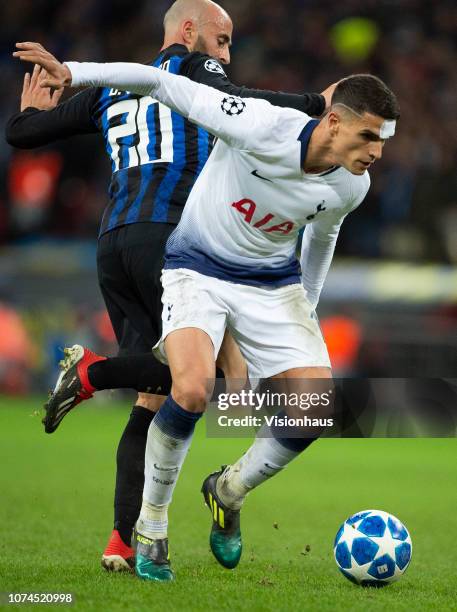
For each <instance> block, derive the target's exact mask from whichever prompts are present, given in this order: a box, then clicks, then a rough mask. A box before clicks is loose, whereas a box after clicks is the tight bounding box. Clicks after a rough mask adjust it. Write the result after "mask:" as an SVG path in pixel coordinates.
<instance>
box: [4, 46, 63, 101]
mask: <svg viewBox="0 0 457 612" xmlns="http://www.w3.org/2000/svg"><path fill="white" fill-rule="evenodd" d="M16 47H17V49H18V51H15V52H14V53H13V56H14V57H18V58H19V59H20V60H22V61H23V62H32V64H38V65H39V66H41V67H42V68H44V69H45V71H46V72H47V74H46V76H45V77H44V78H42V79H41V80H40V81H39V85H40V87H52V88H53V89H61V88H62V87H68V86H70V85H71V72H70V70H69V69H68V68H67V66H65V64H61V63H60V62H59V60H58V59H56V58H55V57H54V56H53V55H52V53H49V51H46V49H45V48H44V47H43V46H42V45H40V43H34V42H20V43H16Z"/></svg>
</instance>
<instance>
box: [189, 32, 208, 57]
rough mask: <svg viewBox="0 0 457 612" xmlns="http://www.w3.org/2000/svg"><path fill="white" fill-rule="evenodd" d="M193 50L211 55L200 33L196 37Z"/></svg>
mask: <svg viewBox="0 0 457 612" xmlns="http://www.w3.org/2000/svg"><path fill="white" fill-rule="evenodd" d="M193 50H194V51H199V52H200V53H204V54H205V55H211V53H210V52H209V51H208V47H207V45H206V42H205V39H204V38H203V37H202V36H201V35H200V34H199V35H198V37H197V41H196V43H195V46H194V49H193Z"/></svg>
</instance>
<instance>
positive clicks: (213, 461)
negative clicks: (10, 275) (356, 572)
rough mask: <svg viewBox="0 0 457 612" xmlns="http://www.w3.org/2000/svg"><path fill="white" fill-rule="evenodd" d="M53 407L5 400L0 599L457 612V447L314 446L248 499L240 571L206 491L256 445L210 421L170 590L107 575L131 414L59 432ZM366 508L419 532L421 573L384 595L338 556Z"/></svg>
mask: <svg viewBox="0 0 457 612" xmlns="http://www.w3.org/2000/svg"><path fill="white" fill-rule="evenodd" d="M40 405H41V400H37V401H32V400H26V401H16V400H10V399H6V398H0V432H1V434H0V435H1V445H0V484H1V488H0V491H1V503H0V529H1V537H0V591H3V592H39V593H44V592H49V593H67V592H71V593H73V594H74V595H75V600H76V603H75V604H74V606H73V607H74V609H76V610H135V611H142V610H145V611H146V610H148V611H154V610H166V611H167V612H172V611H175V610H177V611H181V610H183V611H184V610H185V611H187V610H198V611H200V610H201V611H204V612H208V611H209V610H216V611H219V610H230V611H238V610H254V611H264V610H265V611H267V610H271V611H275V612H280V611H283V610H287V611H292V610H293V611H295V610H306V611H308V610H312V611H314V610H316V611H321V610H332V611H334V610H337V611H340V610H351V611H353V610H357V611H358V610H360V611H362V610H363V611H369V612H371V611H377V610H411V609H413V610H414V611H417V610H435V611H436V610H439V611H440V612H441V611H443V610H457V603H456V602H457V586H456V585H457V581H456V577H455V575H456V573H455V572H456V567H457V547H456V546H455V542H456V539H457V520H456V508H457V486H456V485H457V461H456V449H457V441H456V440H444V439H443V440H322V441H320V442H318V443H316V444H314V445H313V446H312V447H311V448H310V449H309V450H308V451H306V453H305V454H304V455H303V456H302V457H300V458H299V459H298V460H297V461H296V462H295V463H293V464H291V465H290V466H289V467H288V468H287V469H286V470H285V471H284V472H283V473H282V474H280V475H279V476H278V477H277V478H275V479H272V480H271V481H270V482H268V483H266V484H265V485H263V486H262V487H260V488H259V489H257V490H256V491H255V492H253V493H252V495H251V496H250V497H249V498H248V500H247V502H246V504H245V507H244V509H243V514H242V527H243V538H244V553H243V558H242V561H241V563H240V565H239V566H238V568H237V569H236V570H234V571H229V570H225V569H224V568H222V567H220V566H219V565H218V564H217V562H216V561H215V560H214V558H213V557H212V555H211V553H210V552H209V546H208V533H209V527H210V515H209V512H208V510H207V509H206V508H205V507H204V506H203V501H202V496H201V494H200V492H199V489H200V485H201V482H202V480H203V478H204V477H205V476H206V475H207V474H208V472H209V471H213V470H214V469H216V468H218V467H219V466H220V465H221V464H222V463H227V462H231V461H233V460H234V459H236V458H237V457H238V456H239V455H240V453H241V452H242V451H243V450H244V449H245V448H246V447H247V446H248V444H249V440H214V439H207V438H206V436H205V425H204V423H203V422H202V423H200V425H199V427H198V432H197V435H196V436H195V439H194V442H193V445H192V448H191V451H190V454H189V456H188V459H187V461H186V463H185V465H184V468H183V471H182V474H181V478H180V480H179V483H178V486H177V489H176V494H175V497H174V501H173V504H172V506H171V512H170V549H171V557H172V562H173V567H174V569H175V571H176V575H177V580H176V582H175V583H173V584H166V585H160V584H159V585H157V584H149V583H144V582H141V581H140V580H138V579H136V578H134V577H133V576H131V575H115V574H107V573H105V572H104V571H103V570H102V568H101V567H100V555H101V553H102V551H103V548H104V546H105V543H106V539H107V537H108V535H109V533H110V531H111V527H112V523H111V521H112V495H113V484H114V467H115V452H116V448H117V442H118V439H119V436H120V434H121V432H122V430H123V427H124V424H125V422H126V420H127V416H128V406H127V404H126V405H125V406H120V405H110V404H107V405H106V406H98V405H96V404H94V403H93V402H92V403H87V404H85V405H83V406H81V407H79V408H77V409H76V410H75V412H74V413H72V414H71V415H69V416H68V417H67V418H66V419H65V421H64V423H63V424H62V425H61V427H60V428H59V430H58V431H57V432H56V433H55V434H52V435H50V436H49V435H45V434H44V433H43V429H42V426H41V424H40V418H41V417H40V416H33V415H32V413H33V411H34V410H36V409H37V407H38V408H39V407H40ZM366 508H379V509H384V510H387V511H389V512H391V513H393V514H395V515H397V516H398V517H399V518H400V519H401V520H402V521H403V522H404V523H405V524H406V525H407V527H408V529H409V530H410V532H411V535H412V540H413V559H412V563H411V566H410V567H409V569H408V571H407V572H406V574H405V576H404V577H403V578H402V580H401V581H400V582H398V583H396V584H394V585H392V586H389V587H387V588H385V589H379V590H377V589H363V588H360V587H357V586H354V585H352V584H351V583H350V582H348V581H347V580H346V579H345V578H344V577H343V576H341V575H340V573H339V572H338V570H337V569H336V565H335V562H334V560H333V551H332V542H333V538H334V535H335V533H336V531H337V529H338V527H339V525H340V523H341V522H342V521H343V520H344V519H345V518H347V516H349V515H350V514H353V513H354V512H356V511H358V510H363V509H366ZM8 607H10V606H8ZM29 607H30V608H32V606H26V605H21V608H26V609H28V608H29Z"/></svg>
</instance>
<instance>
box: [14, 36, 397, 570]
mask: <svg viewBox="0 0 457 612" xmlns="http://www.w3.org/2000/svg"><path fill="white" fill-rule="evenodd" d="M18 46H19V48H20V49H21V51H19V52H17V53H16V56H18V57H21V59H24V60H27V61H32V62H36V63H39V64H40V65H42V66H43V67H45V68H46V70H47V71H48V72H49V73H50V75H51V76H50V77H49V78H47V79H46V80H45V81H44V84H47V85H51V86H62V85H73V86H81V85H85V86H88V85H104V86H116V87H121V88H125V89H129V90H133V91H136V92H138V93H141V94H143V95H147V94H149V95H153V96H154V97H155V98H157V99H159V100H160V101H161V102H163V103H164V104H166V105H167V106H169V107H170V108H172V109H174V110H175V111H178V112H180V113H181V114H182V115H183V116H184V117H187V118H188V119H190V120H191V121H193V122H195V123H196V124H197V125H199V126H201V127H204V128H205V129H207V130H208V131H210V132H211V133H213V134H214V135H215V136H217V137H218V138H219V140H218V142H217V144H216V146H215V148H214V150H213V152H212V154H211V156H210V158H209V160H208V162H207V164H206V166H205V168H204V170H203V172H202V173H201V174H200V176H199V178H198V179H197V181H196V183H195V185H194V188H193V189H192V192H191V194H190V196H189V200H188V202H187V205H186V208H185V211H184V213H183V216H182V218H181V221H180V223H179V225H178V227H177V228H176V230H175V231H174V232H173V234H172V235H171V236H170V238H169V240H168V242H167V247H166V252H165V266H164V272H163V276H162V283H163V286H164V295H163V304H164V309H163V314H162V321H163V331H162V336H161V338H160V340H159V342H158V343H157V344H156V346H155V349H154V350H155V351H156V354H157V355H158V356H159V358H160V359H161V360H163V361H164V362H166V363H169V365H170V368H171V372H172V378H173V385H172V389H171V393H170V394H169V395H168V397H167V399H166V401H165V402H164V404H163V405H162V406H161V408H160V410H159V412H158V414H157V416H156V418H155V419H154V421H153V423H152V424H151V427H150V429H149V433H148V441H147V446H146V464H145V465H146V467H145V470H146V471H145V488H144V492H143V505H142V508H141V512H140V517H139V519H138V521H137V524H136V531H135V541H136V565H135V569H136V573H137V575H138V576H139V577H140V578H143V579H147V580H151V581H170V580H173V579H174V574H173V571H172V569H171V566H170V561H169V557H168V532H167V528H168V506H169V504H170V502H171V498H172V494H173V491H174V488H175V486H176V482H177V480H178V477H179V472H180V470H181V467H182V464H183V462H184V460H185V457H186V454H187V451H188V449H189V446H190V443H191V440H192V436H193V432H194V428H195V425H196V423H197V422H198V420H199V419H200V417H201V415H202V414H203V412H204V411H205V409H206V406H207V402H208V379H211V378H212V377H214V367H215V360H216V357H217V355H218V352H219V349H220V346H221V343H222V339H223V336H224V333H225V331H226V329H229V330H230V332H231V333H232V334H233V336H234V338H235V340H236V341H237V342H238V344H239V347H240V349H241V352H242V353H243V356H244V358H245V359H246V362H247V364H248V369H249V375H250V377H252V378H253V379H259V378H264V379H269V378H279V379H282V380H285V381H286V383H287V381H290V382H291V383H292V381H294V380H295V381H297V380H302V381H306V380H309V379H313V378H314V379H325V378H328V379H330V378H331V369H330V360H329V357H328V353H327V349H326V346H325V343H324V340H323V338H322V334H321V332H320V329H319V325H318V322H317V320H316V317H315V315H314V309H315V307H316V305H317V303H318V300H319V295H320V292H321V289H322V286H323V283H324V281H325V278H326V275H327V272H328V269H329V267H330V264H331V261H332V257H333V252H334V248H335V244H336V240H337V237H338V233H339V229H340V227H341V224H342V223H343V220H344V218H345V217H346V215H348V214H349V213H350V212H352V211H353V210H354V209H356V208H357V207H358V206H359V205H360V204H361V202H362V201H363V199H364V198H365V195H366V193H367V191H368V189H369V185H370V178H369V175H368V172H367V170H368V168H369V167H370V166H371V165H372V164H373V163H374V162H375V161H376V160H377V159H379V158H380V157H381V156H382V150H383V146H384V144H385V142H386V140H387V139H389V138H391V137H392V136H394V134H395V128H396V120H397V119H398V117H399V107H398V102H397V100H396V97H395V95H394V94H393V92H392V91H391V90H390V89H389V88H388V87H387V86H386V85H385V84H384V83H383V82H382V81H381V80H380V79H378V78H377V77H375V76H372V75H353V76H350V77H348V78H346V79H343V80H342V81H340V82H339V83H338V85H337V87H336V89H335V91H334V94H333V96H332V106H331V108H330V110H329V112H328V113H327V114H326V115H325V117H324V118H323V119H322V120H321V121H318V120H313V119H312V118H311V117H309V116H308V115H306V114H304V113H301V112H299V111H296V110H292V109H284V108H278V107H275V106H272V105H271V104H270V103H268V102H267V101H264V100H256V99H253V98H245V99H243V98H239V97H235V96H229V95H226V94H225V93H223V92H220V91H217V90H215V89H213V88H210V87H207V86H206V85H198V84H196V83H193V82H191V81H190V80H189V79H186V78H183V77H180V76H176V75H171V74H168V73H165V72H163V71H160V70H157V69H155V68H150V67H146V66H141V65H139V64H137V65H134V64H122V63H117V64H88V63H86V64H78V63H77V62H68V63H67V64H66V65H65V64H60V63H59V62H58V61H57V60H56V59H55V58H54V57H53V56H52V55H50V54H49V53H47V52H46V51H45V50H43V49H42V48H41V47H40V46H39V45H36V44H32V43H20V44H19V45H18ZM302 227H304V228H305V232H304V238H303V245H302V252H301V257H300V262H299V261H298V260H297V258H296V256H295V248H296V243H297V239H298V235H299V231H300V229H301V228H302ZM132 361H133V362H134V361H135V358H134V357H133V358H132ZM96 365H98V364H94V365H93V366H92V368H94V367H95V366H96ZM86 373H87V376H88V379H89V381H90V380H91V368H88V369H87V370H86ZM305 384H306V383H305ZM312 439H313V438H308V437H302V438H295V437H285V436H284V434H283V433H282V432H281V431H278V430H277V429H276V428H275V427H274V426H273V425H272V426H268V427H265V426H263V427H262V428H261V430H260V431H259V432H258V435H257V437H256V439H255V440H254V442H253V444H252V445H251V447H250V448H249V449H248V450H247V452H246V453H245V454H244V455H243V456H242V457H241V458H240V459H239V460H238V461H237V462H235V464H234V465H232V466H228V467H225V468H223V469H222V470H220V471H219V472H215V473H213V474H210V475H209V476H208V477H207V478H206V479H205V481H204V482H203V486H202V492H203V495H204V498H205V501H206V502H207V504H208V505H209V506H210V507H211V515H212V530H211V536H210V544H211V549H212V552H213V554H214V555H215V557H216V558H217V560H218V561H219V562H220V563H221V564H222V565H223V566H224V567H227V568H234V567H236V565H237V564H238V563H239V561H240V558H241V551H242V541H241V531H240V510H241V507H242V504H243V501H244V499H245V498H246V495H247V494H248V493H249V492H251V491H252V490H253V489H254V488H255V487H257V486H259V485H261V484H262V483H264V482H265V481H266V480H267V479H268V478H270V477H272V476H274V475H275V474H277V473H278V472H280V471H281V470H282V469H283V468H285V467H286V466H287V465H288V464H289V463H290V462H291V461H292V460H293V459H294V458H296V457H298V456H299V455H300V453H302V452H303V451H304V450H305V449H306V448H307V447H308V446H309V444H310V443H311V442H312Z"/></svg>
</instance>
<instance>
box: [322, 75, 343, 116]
mask: <svg viewBox="0 0 457 612" xmlns="http://www.w3.org/2000/svg"><path fill="white" fill-rule="evenodd" d="M338 83H339V81H338V82H337V83H332V84H331V85H330V87H327V89H324V91H323V92H322V93H321V96H324V98H325V110H326V111H328V109H329V108H330V107H331V106H332V97H333V93H334V91H335V89H336V86H337V85H338Z"/></svg>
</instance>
